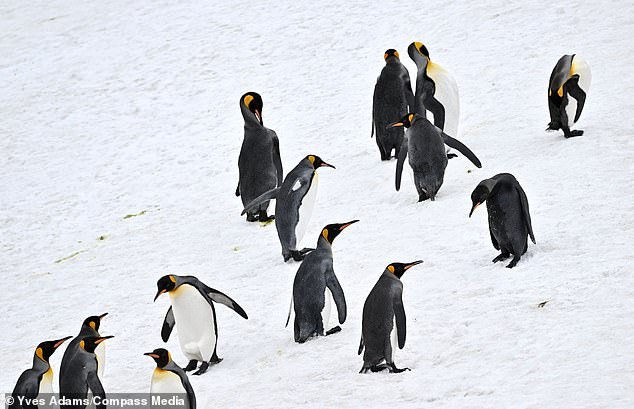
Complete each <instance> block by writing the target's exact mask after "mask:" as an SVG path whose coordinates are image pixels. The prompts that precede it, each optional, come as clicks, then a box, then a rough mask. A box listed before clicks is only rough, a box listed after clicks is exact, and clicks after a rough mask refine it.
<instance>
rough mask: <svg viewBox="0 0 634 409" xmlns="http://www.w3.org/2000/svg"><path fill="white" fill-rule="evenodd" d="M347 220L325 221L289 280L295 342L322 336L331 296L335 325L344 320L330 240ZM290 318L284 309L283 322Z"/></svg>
mask: <svg viewBox="0 0 634 409" xmlns="http://www.w3.org/2000/svg"><path fill="white" fill-rule="evenodd" d="M356 222H358V220H353V221H351V222H348V223H341V224H329V225H327V226H326V227H324V228H323V230H322V231H321V233H320V234H319V238H318V239H317V247H316V248H315V250H313V251H311V252H310V253H308V254H307V255H306V257H304V260H303V261H302V264H301V265H300V266H299V269H298V270H297V274H295V280H294V281H293V298H292V300H291V306H294V307H295V326H294V334H295V342H299V343H300V344H301V343H304V342H305V341H306V340H307V339H308V338H309V337H311V336H313V335H317V336H319V335H324V328H327V327H328V322H329V319H330V308H331V298H333V299H334V302H335V304H336V305H337V312H338V318H339V324H343V323H344V322H345V320H346V314H347V313H346V298H345V296H344V294H343V290H342V289H341V285H340V284H339V280H337V276H336V275H335V270H334V267H333V260H332V243H333V241H334V240H335V238H336V237H337V236H338V235H339V234H340V233H341V232H342V231H343V230H344V229H346V228H347V227H349V226H350V225H352V224H353V223H356ZM290 317H291V311H290V309H289V311H288V318H287V320H286V325H288V321H289V319H290ZM339 331H341V328H340V327H339V326H336V327H334V328H332V329H330V330H327V333H326V335H330V334H334V333H335V332H339Z"/></svg>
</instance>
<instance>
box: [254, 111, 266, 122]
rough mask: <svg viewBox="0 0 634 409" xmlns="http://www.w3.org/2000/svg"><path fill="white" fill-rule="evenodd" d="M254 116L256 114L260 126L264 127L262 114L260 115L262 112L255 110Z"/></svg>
mask: <svg viewBox="0 0 634 409" xmlns="http://www.w3.org/2000/svg"><path fill="white" fill-rule="evenodd" d="M254 114H255V117H256V118H257V119H258V121H260V125H264V124H263V123H262V114H261V113H260V110H259V109H256V110H255V112H254Z"/></svg>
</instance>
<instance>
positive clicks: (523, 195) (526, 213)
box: [516, 184, 536, 244]
mask: <svg viewBox="0 0 634 409" xmlns="http://www.w3.org/2000/svg"><path fill="white" fill-rule="evenodd" d="M516 189H517V193H519V195H520V202H521V204H522V214H523V216H524V222H525V223H526V228H527V229H528V234H529V235H530V236H531V241H532V242H533V244H536V243H535V235H534V234H533V226H532V224H531V215H530V213H529V211H528V198H527V197H526V193H525V192H524V189H522V186H520V185H519V184H518V185H517V187H516Z"/></svg>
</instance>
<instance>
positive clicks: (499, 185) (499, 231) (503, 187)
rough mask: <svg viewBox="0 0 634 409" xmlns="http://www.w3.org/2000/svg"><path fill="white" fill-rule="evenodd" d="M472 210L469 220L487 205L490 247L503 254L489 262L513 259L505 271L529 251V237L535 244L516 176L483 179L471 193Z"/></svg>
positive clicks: (522, 191)
mask: <svg viewBox="0 0 634 409" xmlns="http://www.w3.org/2000/svg"><path fill="white" fill-rule="evenodd" d="M471 201H472V203H473V206H472V207H471V211H470V212H469V217H471V215H472V214H473V211H474V210H475V209H476V207H478V206H480V205H481V204H482V203H484V201H486V202H487V212H488V214H489V233H491V241H492V242H493V247H495V248H496V249H497V250H500V251H501V252H502V253H501V254H500V255H499V256H497V257H496V258H494V259H493V260H492V261H493V262H494V263H497V262H498V261H503V260H506V259H507V258H509V256H510V255H511V254H512V255H513V260H512V261H511V262H510V263H509V265H508V266H506V267H508V268H513V267H515V265H516V264H517V262H518V261H519V260H520V258H521V257H522V255H523V254H524V253H526V250H527V249H528V236H529V235H530V236H531V241H532V242H533V243H535V236H534V235H533V227H532V225H531V215H530V213H529V210H528V199H527V198H526V193H524V189H522V186H520V184H519V182H518V181H517V179H515V176H513V175H511V174H510V173H500V174H498V175H495V176H493V177H492V178H491V179H485V180H483V181H482V182H480V183H479V184H478V186H476V188H475V189H474V190H473V193H471Z"/></svg>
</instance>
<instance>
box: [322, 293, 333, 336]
mask: <svg viewBox="0 0 634 409" xmlns="http://www.w3.org/2000/svg"><path fill="white" fill-rule="evenodd" d="M324 298H325V302H324V309H323V310H321V321H322V322H323V324H324V331H328V330H329V329H330V328H329V327H328V324H329V323H330V310H331V309H332V303H333V302H334V301H333V299H332V293H331V292H330V290H329V289H328V287H326V291H324Z"/></svg>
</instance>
